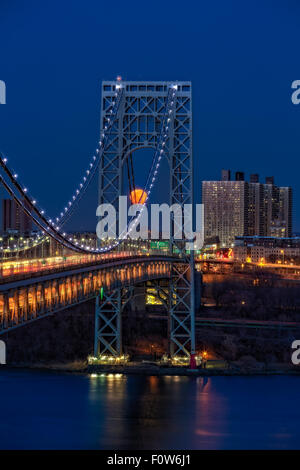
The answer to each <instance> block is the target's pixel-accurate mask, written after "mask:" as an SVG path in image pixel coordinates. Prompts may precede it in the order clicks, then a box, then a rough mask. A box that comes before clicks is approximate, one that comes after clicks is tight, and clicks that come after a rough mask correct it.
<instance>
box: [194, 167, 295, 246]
mask: <svg viewBox="0 0 300 470" xmlns="http://www.w3.org/2000/svg"><path fill="white" fill-rule="evenodd" d="M202 203H203V204H204V235H205V239H209V238H212V237H216V236H218V237H219V239H220V243H221V246H231V245H232V244H233V243H234V239H235V237H236V236H272V237H291V236H292V189H291V188H290V187H278V186H276V185H275V184H274V177H273V176H268V177H267V178H266V183H260V182H259V175H258V174H256V173H255V174H252V175H251V176H250V181H249V182H248V181H245V175H244V173H243V172H236V174H235V181H230V170H222V181H203V183H202Z"/></svg>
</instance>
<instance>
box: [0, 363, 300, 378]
mask: <svg viewBox="0 0 300 470" xmlns="http://www.w3.org/2000/svg"><path fill="white" fill-rule="evenodd" d="M5 369H6V370H7V369H27V370H28V369H30V370H33V369H34V370H40V371H43V370H44V371H53V372H67V373H83V374H97V375H98V374H100V375H101V374H124V375H144V376H150V375H151V376H152V375H154V376H175V375H176V376H192V377H194V376H252V375H256V376H257V375H259V376H264V375H265V376H269V375H295V376H297V375H299V376H300V367H296V366H293V365H289V364H288V365H287V364H279V363H276V364H269V365H268V366H267V367H260V368H259V367H249V366H248V367H245V366H240V365H237V364H233V363H232V364H231V363H230V364H228V366H227V367H218V366H217V365H216V364H214V365H210V364H208V366H207V368H205V369H201V368H197V369H195V370H191V369H189V368H187V367H184V366H179V367H177V366H163V365H159V364H155V363H143V362H140V363H138V362H131V363H127V364H125V365H107V364H101V365H100V364H97V365H90V364H88V363H87V361H74V362H69V363H51V364H44V363H32V364H26V363H19V364H9V365H1V366H0V374H1V370H5Z"/></svg>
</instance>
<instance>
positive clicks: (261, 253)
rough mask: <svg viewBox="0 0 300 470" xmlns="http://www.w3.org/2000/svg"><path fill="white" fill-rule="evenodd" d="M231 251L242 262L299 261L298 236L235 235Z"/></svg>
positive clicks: (235, 258)
mask: <svg viewBox="0 0 300 470" xmlns="http://www.w3.org/2000/svg"><path fill="white" fill-rule="evenodd" d="M233 252H234V260H235V261H240V262H242V263H244V262H247V261H248V262H252V263H259V262H262V263H268V262H269V263H278V262H279V263H282V264H285V263H287V262H289V263H290V262H299V260H300V237H290V238H278V237H236V239H235V242H234V249H233Z"/></svg>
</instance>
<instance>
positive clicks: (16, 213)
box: [2, 199, 32, 234]
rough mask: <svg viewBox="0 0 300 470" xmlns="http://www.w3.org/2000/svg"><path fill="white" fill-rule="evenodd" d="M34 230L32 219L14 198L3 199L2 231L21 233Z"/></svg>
mask: <svg viewBox="0 0 300 470" xmlns="http://www.w3.org/2000/svg"><path fill="white" fill-rule="evenodd" d="M31 230H32V221H31V219H30V217H28V215H26V214H25V213H24V211H23V210H22V209H21V207H20V206H19V204H17V203H16V201H15V200H13V199H3V200H2V232H9V231H15V232H18V233H20V234H24V233H29V232H30V231H31Z"/></svg>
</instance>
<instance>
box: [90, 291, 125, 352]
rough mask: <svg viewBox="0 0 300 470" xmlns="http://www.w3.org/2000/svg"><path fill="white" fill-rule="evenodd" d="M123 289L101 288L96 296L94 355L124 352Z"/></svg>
mask: <svg viewBox="0 0 300 470" xmlns="http://www.w3.org/2000/svg"><path fill="white" fill-rule="evenodd" d="M121 314H122V289H121V288H117V289H114V290H113V291H111V292H108V293H107V292H105V290H102V289H101V290H100V293H99V294H98V295H97V297H96V311H95V342H94V355H95V356H96V357H97V356H99V355H103V354H107V355H111V356H113V357H117V356H120V355H121V354H122V323H121Z"/></svg>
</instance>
